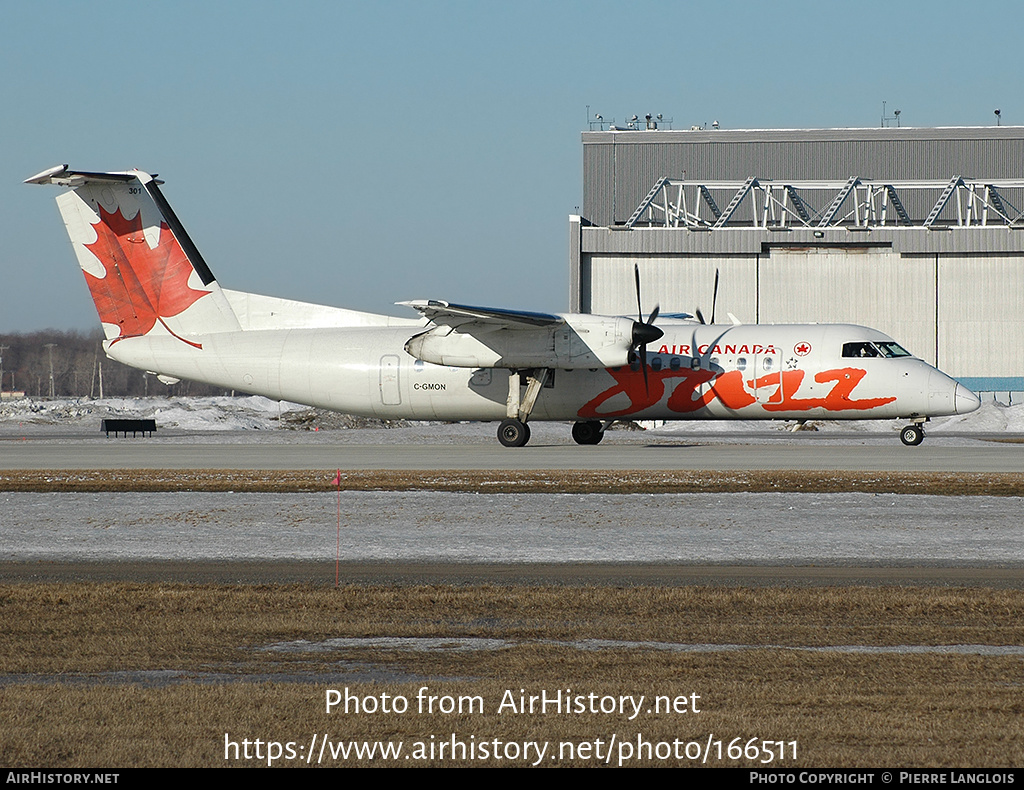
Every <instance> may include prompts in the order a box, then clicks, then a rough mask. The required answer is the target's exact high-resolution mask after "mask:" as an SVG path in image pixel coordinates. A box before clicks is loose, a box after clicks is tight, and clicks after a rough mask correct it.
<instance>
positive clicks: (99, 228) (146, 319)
mask: <svg viewBox="0 0 1024 790" xmlns="http://www.w3.org/2000/svg"><path fill="white" fill-rule="evenodd" d="M25 183H26V184H56V185H58V186H66V187H71V191H70V192H64V193H63V194H61V195H60V196H58V197H57V205H58V207H59V208H60V213H61V216H62V217H63V219H64V225H65V226H66V228H67V231H68V235H69V236H70V237H71V244H72V246H73V247H74V250H75V255H76V256H77V257H78V263H79V265H80V266H81V267H82V271H83V273H84V274H85V280H86V283H87V284H88V286H89V291H90V292H91V293H92V298H93V302H94V303H95V305H96V312H97V313H99V317H100V321H101V323H102V324H103V331H104V334H105V336H106V338H107V340H108V341H109V342H111V343H113V342H117V341H119V340H123V339H125V338H129V337H141V336H143V335H148V334H150V333H160V334H163V333H169V334H171V335H173V336H174V337H177V338H178V339H179V340H181V341H182V342H184V343H187V344H189V345H191V346H195V347H197V348H202V345H201V343H200V342H196V341H195V340H192V339H190V338H194V337H196V336H201V335H206V334H211V333H216V332H228V331H237V330H238V329H240V328H241V327H240V325H239V322H238V319H237V317H236V316H235V314H234V312H233V311H232V309H231V306H230V304H229V303H228V300H227V298H226V297H225V295H224V293H223V292H222V291H221V289H220V286H219V285H218V284H217V280H216V278H215V277H214V276H213V272H211V271H210V268H209V266H207V265H206V261H205V260H203V257H202V255H201V254H200V253H199V250H198V249H197V248H196V246H195V244H193V242H192V239H191V238H189V235H188V233H186V232H185V228H184V227H183V226H182V224H181V222H180V221H179V220H178V217H177V216H176V215H175V213H174V211H173V210H172V209H171V207H170V205H169V204H168V203H167V200H166V198H164V196H163V193H162V192H161V191H160V187H159V184H160V183H161V182H159V181H157V179H156V178H155V177H153V176H151V175H149V174H148V173H143V172H141V171H139V170H130V171H126V172H117V173H94V172H86V171H78V170H69V169H68V166H67V165H63V166H58V167H54V168H50V169H49V170H45V171H43V172H42V173H39V174H38V175H35V176H32V177H31V178H28V179H26V180H25Z"/></svg>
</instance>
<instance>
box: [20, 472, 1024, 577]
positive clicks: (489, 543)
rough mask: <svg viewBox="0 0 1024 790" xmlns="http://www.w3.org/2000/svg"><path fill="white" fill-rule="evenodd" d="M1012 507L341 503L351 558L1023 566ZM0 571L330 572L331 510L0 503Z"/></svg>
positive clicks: (315, 497) (417, 496) (254, 501)
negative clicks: (23, 567) (228, 565)
mask: <svg viewBox="0 0 1024 790" xmlns="http://www.w3.org/2000/svg"><path fill="white" fill-rule="evenodd" d="M1022 505H1024V502H1022V500H1021V499H1020V498H1017V497H984V496H979V497H948V496H924V495H893V494H863V493H837V494H771V493H769V494H765V493H758V494H751V493H736V494H628V495H621V494H591V495H588V496H585V497H580V496H577V495H573V494H527V495H520V494H478V493H444V492H433V491H405V492H379V491H348V492H342V494H341V497H340V512H341V515H340V522H341V533H340V541H341V557H342V558H343V559H345V560H349V561H353V560H356V561H359V560H361V561H381V560H384V561H450V562H499V563H504V562H556V563H557V562H648V563H650V562H681V563H685V564H703V563H724V564H737V563H738V564H766V565H805V564H821V565H831V566H835V565H847V564H858V565H862V564H868V565H880V566H893V565H897V566H898V565H903V564H915V565H938V566H968V567H976V566H979V565H980V566H985V565H996V566H1002V567H1016V568H1019V567H1024V532H1022V531H1021V529H1020V526H1019V522H1020V512H1021V507H1022ZM0 512H2V513H3V514H4V515H3V518H2V519H0V560H20V561H25V560H39V561H45V560H79V561H82V560H125V561H127V560H144V559H191V560H232V559H308V560H317V559H319V560H325V561H327V560H333V558H334V555H335V551H336V546H337V541H338V499H337V498H336V494H334V493H332V492H322V493H312V494H242V493H196V492H190V493H151V494H142V493H123V494H112V493H97V494H72V493H51V494H30V493H0Z"/></svg>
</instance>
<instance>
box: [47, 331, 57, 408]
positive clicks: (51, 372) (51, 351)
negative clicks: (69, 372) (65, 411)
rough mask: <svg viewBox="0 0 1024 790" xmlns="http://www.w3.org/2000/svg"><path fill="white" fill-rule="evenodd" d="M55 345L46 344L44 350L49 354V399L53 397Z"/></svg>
mask: <svg viewBox="0 0 1024 790" xmlns="http://www.w3.org/2000/svg"><path fill="white" fill-rule="evenodd" d="M55 345H57V344H56V343H47V344H46V350H47V351H49V352H50V397H51V398H52V397H54V393H53V347H54V346H55Z"/></svg>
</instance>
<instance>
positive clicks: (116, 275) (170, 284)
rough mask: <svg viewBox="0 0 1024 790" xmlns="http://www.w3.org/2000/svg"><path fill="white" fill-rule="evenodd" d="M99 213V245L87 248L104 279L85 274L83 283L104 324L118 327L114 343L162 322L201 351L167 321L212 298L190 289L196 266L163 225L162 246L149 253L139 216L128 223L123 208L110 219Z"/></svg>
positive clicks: (97, 242) (95, 243) (159, 245)
mask: <svg viewBox="0 0 1024 790" xmlns="http://www.w3.org/2000/svg"><path fill="white" fill-rule="evenodd" d="M99 210H100V221H99V222H97V223H96V224H95V225H93V227H94V228H95V229H96V241H94V242H93V243H92V244H86V245H85V246H86V248H87V249H88V250H89V251H90V252H92V254H93V255H95V256H96V258H97V259H98V260H99V262H100V263H101V264H102V265H103V269H104V271H105V272H106V276H105V277H94V276H93V275H91V274H89V272H85V281H86V283H87V284H88V285H89V291H90V292H91V293H92V298H93V301H94V302H95V303H96V312H98V313H99V316H100V320H101V321H103V322H104V323H106V324H114V325H115V326H117V327H119V328H120V333H119V336H118V337H117V338H116V339H115V341H114V342H117V340H123V339H125V338H126V337H140V336H142V335H145V334H146V333H147V332H149V331H150V330H151V329H152V328H153V327H154V326H155V325H156V323H157V321H159V322H160V324H161V325H162V326H163V327H164V328H165V329H166V330H167V331H168V332H170V333H171V334H172V335H174V336H175V337H177V338H178V339H179V340H181V341H182V342H183V343H188V344H189V345H190V346H195V347H196V348H202V346H201V345H200V344H199V343H193V342H191V341H189V340H185V339H184V338H182V337H179V336H178V335H176V334H175V333H174V332H173V331H171V329H170V327H168V326H167V324H166V323H165V322H164V320H163V319H164V318H170V317H171V316H176V315H178V314H179V313H181V312H183V311H184V310H185V309H186V308H188V307H189V306H191V305H193V304H195V302H196V301H198V300H199V299H201V298H202V297H204V296H206V295H207V293H209V292H208V291H197V290H195V289H193V288H190V287H189V286H188V278H189V276H190V275H191V274H192V264H191V263H189V260H188V258H187V257H186V256H185V253H184V251H183V250H182V249H181V246H180V245H179V244H178V241H177V239H175V238H174V236H173V234H172V233H171V231H170V228H169V227H168V226H167V225H166V224H165V223H163V222H161V223H160V236H159V242H158V243H157V245H156V247H154V248H152V249H150V246H149V244H148V243H147V242H146V238H145V235H144V234H143V231H142V212H141V211H140V212H139V213H138V214H136V215H135V217H134V218H133V219H130V220H128V219H125V218H124V215H123V214H121V209H120V208H118V209H117V211H115V212H114V213H112V214H111V213H109V212H107V211H104V210H103V207H102V206H100V207H99Z"/></svg>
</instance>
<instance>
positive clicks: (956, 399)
mask: <svg viewBox="0 0 1024 790" xmlns="http://www.w3.org/2000/svg"><path fill="white" fill-rule="evenodd" d="M979 406H981V398H979V397H978V396H977V395H976V394H975V393H973V392H971V391H970V390H969V389H967V387H965V386H964V385H963V384H960V383H959V382H958V383H957V385H956V394H955V395H954V396H953V408H954V409H956V413H957V414H970V413H971V412H972V411H975V410H976V409H977V408H978V407H979Z"/></svg>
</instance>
